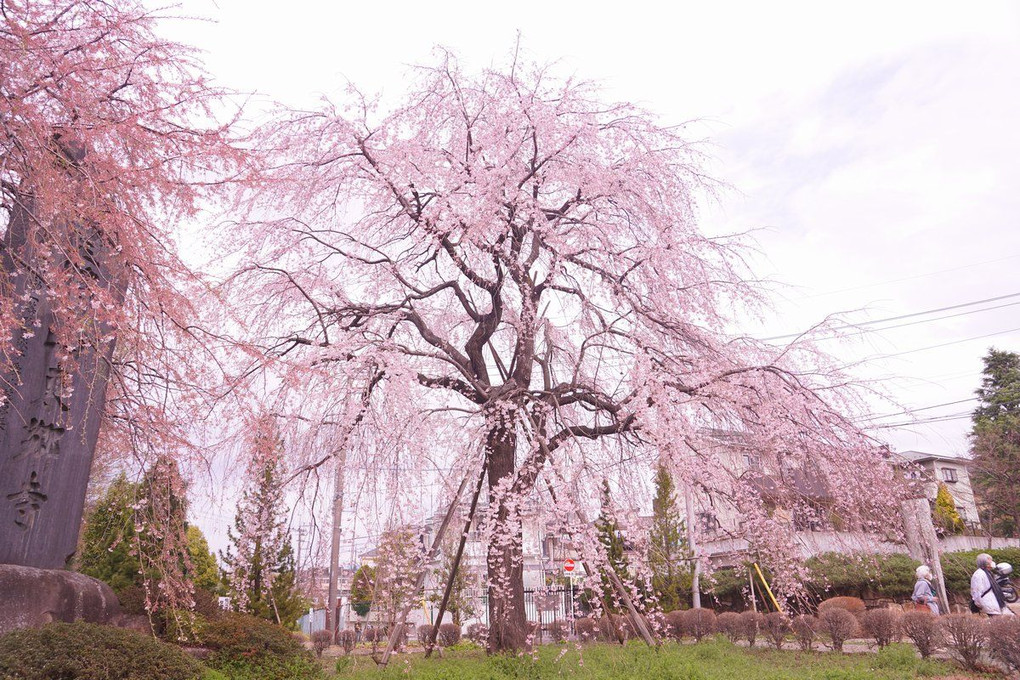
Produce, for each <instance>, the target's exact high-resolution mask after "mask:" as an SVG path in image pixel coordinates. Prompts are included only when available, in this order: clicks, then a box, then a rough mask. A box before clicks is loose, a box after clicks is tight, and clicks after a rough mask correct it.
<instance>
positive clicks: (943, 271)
mask: <svg viewBox="0 0 1020 680" xmlns="http://www.w3.org/2000/svg"><path fill="white" fill-rule="evenodd" d="M1015 257H1020V253H1016V254H1013V255H1006V256H1005V257H997V258H995V259H994V260H984V261H983V262H973V263H971V264H965V265H961V266H959V267H950V268H949V269H939V270H937V271H933V272H927V273H925V274H916V275H914V276H905V277H903V278H900V279H889V280H888V281H878V282H876V283H866V284H864V285H861V286H851V287H849V288H840V289H838V290H830V291H826V292H824V293H815V294H814V295H805V296H804V299H809V298H816V297H825V296H828V295H836V294H838V293H848V292H850V291H854V290H865V289H867V288H875V287H876V286H885V285H888V284H890V283H902V282H904V281H914V280H916V279H923V278H927V277H929V276H935V275H936V274H947V273H949V272H958V271H961V270H963V269H970V268H971V267H980V266H981V265H985V264H994V263H996V262H1004V261H1006V260H1012V259H1013V258H1015Z"/></svg>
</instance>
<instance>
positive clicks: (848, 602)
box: [818, 597, 867, 616]
mask: <svg viewBox="0 0 1020 680" xmlns="http://www.w3.org/2000/svg"><path fill="white" fill-rule="evenodd" d="M829 609H843V610H845V611H848V612H850V613H851V614H853V615H854V616H860V615H861V614H863V613H864V611H865V610H866V609H867V607H866V606H865V605H864V600H862V599H861V598H859V597H830V598H829V599H828V600H825V601H824V602H822V603H821V604H819V605H818V614H819V615H821V613H822V612H824V611H828V610H829Z"/></svg>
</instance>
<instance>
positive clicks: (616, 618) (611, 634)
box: [598, 614, 631, 642]
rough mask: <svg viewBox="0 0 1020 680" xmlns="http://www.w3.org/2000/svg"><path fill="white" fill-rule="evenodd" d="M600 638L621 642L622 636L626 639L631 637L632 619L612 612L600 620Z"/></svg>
mask: <svg viewBox="0 0 1020 680" xmlns="http://www.w3.org/2000/svg"><path fill="white" fill-rule="evenodd" d="M598 629H599V639H600V640H605V641H607V642H619V641H620V636H623V639H624V641H627V640H629V639H630V638H631V625H630V621H629V620H628V619H627V617H625V616H621V615H619V614H610V615H609V616H603V617H602V618H601V619H599V620H598Z"/></svg>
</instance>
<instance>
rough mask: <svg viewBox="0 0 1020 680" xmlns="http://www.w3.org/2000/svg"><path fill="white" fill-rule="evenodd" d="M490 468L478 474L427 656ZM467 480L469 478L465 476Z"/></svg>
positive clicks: (429, 638) (428, 640)
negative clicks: (486, 472) (486, 473)
mask: <svg viewBox="0 0 1020 680" xmlns="http://www.w3.org/2000/svg"><path fill="white" fill-rule="evenodd" d="M487 469H488V461H485V462H483V463H482V470H481V472H480V473H479V474H478V483H477V484H476V485H475V494H474V496H472V497H471V507H470V508H469V509H468V517H467V521H466V522H465V523H464V531H462V532H461V533H460V542H459V543H458V544H457V554H456V555H455V556H454V558H453V563H452V564H451V565H450V576H449V578H448V579H446V588H444V590H443V599H442V601H441V602H440V603H439V615H438V616H437V617H436V620H435V621H433V622H432V630H430V631H429V636H428V639H426V640H425V658H426V659H427V658H429V657H430V656H432V650H433V649H434V648H435V646H436V636H437V635H438V634H439V626H441V625H442V623H443V615H444V614H445V613H446V607H447V605H449V604H450V595H451V594H452V593H453V581H454V579H456V578H457V572H458V571H459V570H460V560H461V557H463V555H464V546H465V545H466V544H467V537H468V533H469V532H470V531H471V523H472V522H474V519H475V510H476V509H477V508H478V497H479V496H480V495H481V493H482V486H483V485H484V484H485V471H486V470H487ZM465 481H467V478H465Z"/></svg>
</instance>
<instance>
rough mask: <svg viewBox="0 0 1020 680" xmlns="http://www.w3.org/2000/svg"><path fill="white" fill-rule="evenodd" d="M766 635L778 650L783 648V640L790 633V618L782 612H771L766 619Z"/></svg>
mask: <svg viewBox="0 0 1020 680" xmlns="http://www.w3.org/2000/svg"><path fill="white" fill-rule="evenodd" d="M763 623H764V628H765V634H766V635H767V636H768V638H769V642H771V643H772V646H773V647H775V648H776V649H782V648H783V640H785V639H786V634H787V633H789V632H790V630H791V626H790V617H788V616H787V615H786V614H784V613H782V612H769V613H768V614H766V615H765V619H764V622H763Z"/></svg>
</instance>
